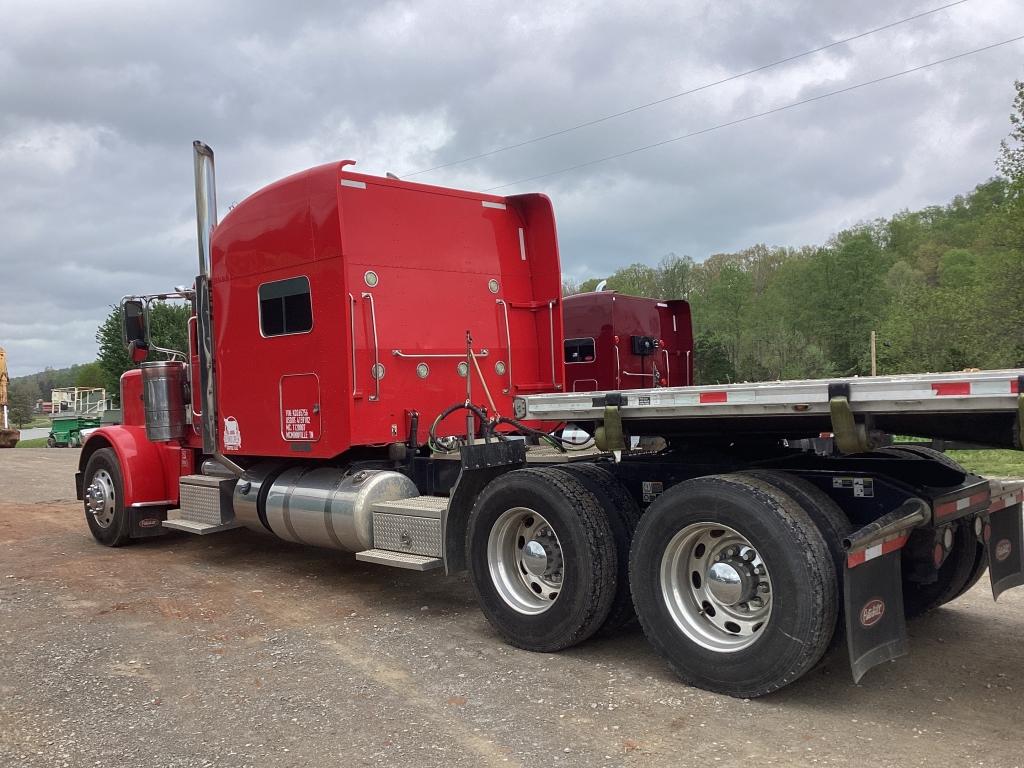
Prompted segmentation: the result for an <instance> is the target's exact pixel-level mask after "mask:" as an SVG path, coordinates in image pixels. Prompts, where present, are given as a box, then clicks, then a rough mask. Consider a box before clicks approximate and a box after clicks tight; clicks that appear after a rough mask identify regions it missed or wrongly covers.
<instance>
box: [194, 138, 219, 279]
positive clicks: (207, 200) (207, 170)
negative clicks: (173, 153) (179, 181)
mask: <svg viewBox="0 0 1024 768" xmlns="http://www.w3.org/2000/svg"><path fill="white" fill-rule="evenodd" d="M192 159H193V161H194V164H195V173H196V228H197V230H198V235H199V274H200V275H202V276H203V277H209V275H210V239H211V236H212V235H213V230H214V227H216V226H217V179H216V173H215V171H214V167H213V150H212V149H210V148H209V147H208V146H206V145H205V144H204V143H203V142H201V141H193V142H192Z"/></svg>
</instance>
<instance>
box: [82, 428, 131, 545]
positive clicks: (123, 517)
mask: <svg viewBox="0 0 1024 768" xmlns="http://www.w3.org/2000/svg"><path fill="white" fill-rule="evenodd" d="M82 489H83V494H82V495H83V496H84V505H85V521H86V523H88V525H89V531H90V532H91V533H92V536H93V538H94V539H96V541H98V542H99V543H100V544H104V545H106V546H108V547H120V546H122V545H124V544H127V543H128V541H129V535H130V533H131V528H130V523H129V520H128V510H126V509H125V506H124V477H123V476H122V474H121V465H120V463H119V462H118V460H117V454H116V453H114V451H113V449H111V448H100V449H99V450H98V451H96V452H95V453H94V454H93V455H92V456H90V457H89V462H88V463H87V464H86V465H85V476H84V477H83V479H82ZM90 491H91V494H90ZM97 494H102V496H101V497H99V496H97ZM90 496H91V498H90Z"/></svg>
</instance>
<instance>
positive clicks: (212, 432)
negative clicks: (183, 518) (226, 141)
mask: <svg viewBox="0 0 1024 768" xmlns="http://www.w3.org/2000/svg"><path fill="white" fill-rule="evenodd" d="M192 159H193V164H194V166H195V176H196V233H197V235H198V237H199V276H198V277H197V278H196V299H195V301H196V306H195V310H196V338H197V341H198V347H199V349H198V352H199V388H198V389H199V398H200V401H201V403H202V411H201V413H200V418H201V420H202V427H203V428H202V434H203V452H204V453H207V454H209V455H211V456H213V457H214V458H215V459H217V461H219V462H220V463H221V465H222V466H224V467H226V468H227V469H228V470H229V471H231V472H233V473H234V474H235V475H237V476H239V477H241V476H242V475H244V474H245V470H244V469H242V467H240V466H239V465H238V464H236V463H235V462H233V461H232V460H231V459H229V458H228V457H227V456H224V455H222V454H221V452H220V450H219V448H218V446H217V383H216V381H215V380H214V376H213V317H212V315H211V313H210V269H211V256H212V250H211V242H212V239H213V230H214V229H215V228H216V226H217V184H216V177H215V173H214V167H213V150H212V149H210V148H209V147H208V146H206V144H204V143H203V142H201V141H193V142H192ZM192 393H193V394H192V397H193V404H192V409H193V413H194V412H195V402H194V400H195V397H196V387H195V386H194V384H193V387H192Z"/></svg>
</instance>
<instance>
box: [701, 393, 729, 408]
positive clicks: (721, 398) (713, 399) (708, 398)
mask: <svg viewBox="0 0 1024 768" xmlns="http://www.w3.org/2000/svg"><path fill="white" fill-rule="evenodd" d="M728 400H729V393H728V392H701V393H700V402H701V404H702V405H703V404H704V403H724V402H727V401H728Z"/></svg>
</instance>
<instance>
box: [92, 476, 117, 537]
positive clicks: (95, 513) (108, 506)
mask: <svg viewBox="0 0 1024 768" xmlns="http://www.w3.org/2000/svg"><path fill="white" fill-rule="evenodd" d="M116 502H117V494H116V493H115V492H114V479H113V478H112V477H111V476H110V473H109V472H107V470H105V469H99V470H97V471H96V474H95V475H93V476H92V482H91V483H89V487H88V488H86V489H85V508H86V510H87V511H88V512H89V514H91V515H92V517H93V519H94V520H95V521H96V525H98V526H99V527H100V528H109V527H110V524H111V523H112V522H114V511H115V509H116Z"/></svg>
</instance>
